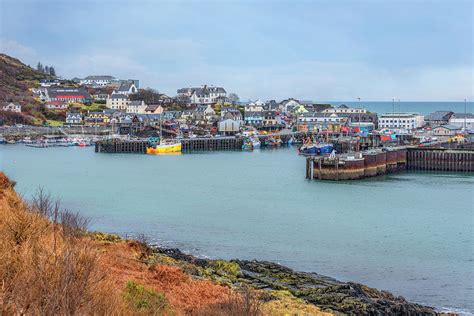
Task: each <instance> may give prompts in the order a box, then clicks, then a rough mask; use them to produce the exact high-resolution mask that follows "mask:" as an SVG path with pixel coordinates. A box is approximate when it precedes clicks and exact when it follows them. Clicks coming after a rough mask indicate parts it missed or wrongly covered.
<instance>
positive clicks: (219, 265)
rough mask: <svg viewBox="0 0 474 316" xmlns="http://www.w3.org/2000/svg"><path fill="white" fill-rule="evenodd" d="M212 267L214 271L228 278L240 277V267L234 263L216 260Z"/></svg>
mask: <svg viewBox="0 0 474 316" xmlns="http://www.w3.org/2000/svg"><path fill="white" fill-rule="evenodd" d="M212 267H213V268H214V269H215V270H216V271H218V272H224V273H225V274H227V275H229V276H233V277H236V276H239V275H240V266H239V265H238V264H237V263H235V262H230V261H225V260H216V261H214V262H213V263H212Z"/></svg>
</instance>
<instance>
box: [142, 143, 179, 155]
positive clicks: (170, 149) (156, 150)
mask: <svg viewBox="0 0 474 316" xmlns="http://www.w3.org/2000/svg"><path fill="white" fill-rule="evenodd" d="M146 153H147V154H148V155H158V154H176V153H181V142H172V143H163V144H161V143H160V144H159V145H156V146H154V147H148V148H147V149H146Z"/></svg>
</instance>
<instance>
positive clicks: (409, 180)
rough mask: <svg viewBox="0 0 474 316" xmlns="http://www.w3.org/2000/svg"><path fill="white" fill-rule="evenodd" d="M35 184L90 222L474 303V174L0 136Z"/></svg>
mask: <svg viewBox="0 0 474 316" xmlns="http://www.w3.org/2000/svg"><path fill="white" fill-rule="evenodd" d="M0 167H1V169H2V170H3V171H5V172H6V173H7V175H9V176H10V177H11V178H12V179H14V180H16V181H17V182H18V184H17V189H18V190H19V191H20V192H22V193H23V194H25V196H27V197H28V196H30V195H31V193H32V192H34V191H35V189H36V188H37V187H38V186H43V187H44V188H46V189H47V190H49V191H50V192H52V193H54V195H56V196H58V197H61V199H62V201H63V204H64V205H66V206H68V207H69V208H72V209H74V210H77V211H80V212H82V213H83V214H85V215H87V216H88V217H90V218H91V220H92V224H93V225H92V226H93V227H92V228H93V229H97V230H105V231H108V232H117V233H120V234H122V235H129V236H133V235H135V234H138V233H144V234H146V235H147V236H149V237H150V239H151V240H153V241H155V242H157V243H160V244H162V245H165V246H172V247H178V248H181V249H183V250H186V251H189V252H191V253H193V254H196V255H200V256H208V257H213V258H218V257H219V258H242V259H254V258H255V259H261V260H272V261H276V262H279V263H282V264H285V265H288V266H290V267H292V268H294V269H297V270H305V271H315V272H318V273H321V274H324V275H328V276H332V277H335V278H338V279H341V280H345V281H349V280H350V281H355V282H361V283H365V284H367V285H370V286H373V287H377V288H380V289H386V290H390V291H392V292H394V293H395V294H398V295H402V296H404V297H406V298H407V299H409V300H411V301H415V302H419V303H424V304H429V305H432V306H436V307H438V308H449V309H453V308H456V309H463V310H465V311H470V312H474V287H473V284H474V282H473V280H474V254H473V253H474V234H473V227H474V210H473V197H474V194H473V193H474V192H473V190H474V177H473V176H472V175H465V174H442V173H400V174H395V175H391V176H387V177H382V178H372V179H368V180H364V181H355V182H346V183H343V182H339V183H335V182H318V181H307V180H305V178H304V174H305V162H304V159H303V158H302V157H300V156H298V155H297V154H296V149H295V148H291V147H290V148H283V149H278V150H262V151H256V152H214V153H203V154H192V155H191V154H190V155H181V156H146V155H111V154H96V153H94V152H93V149H92V148H50V149H36V148H29V147H25V146H21V145H13V146H11V145H10V146H9V145H6V146H1V147H0Z"/></svg>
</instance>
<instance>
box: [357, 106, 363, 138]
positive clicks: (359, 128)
mask: <svg viewBox="0 0 474 316" xmlns="http://www.w3.org/2000/svg"><path fill="white" fill-rule="evenodd" d="M357 99H358V100H359V110H358V112H359V134H360V112H361V109H362V108H361V106H360V97H358V98H357Z"/></svg>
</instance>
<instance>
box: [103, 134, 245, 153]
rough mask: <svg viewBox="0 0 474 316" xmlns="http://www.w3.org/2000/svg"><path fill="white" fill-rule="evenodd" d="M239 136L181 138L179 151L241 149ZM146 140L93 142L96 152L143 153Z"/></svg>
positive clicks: (241, 143) (241, 141)
mask: <svg viewBox="0 0 474 316" xmlns="http://www.w3.org/2000/svg"><path fill="white" fill-rule="evenodd" d="M242 145H243V138H241V137H215V138H187V139H182V140H181V151H182V152H184V153H187V152H196V151H213V150H242ZM148 146H149V143H148V140H121V139H114V140H102V141H98V142H96V144H95V152H96V153H123V154H125V153H130V154H145V153H146V148H147V147H148Z"/></svg>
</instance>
